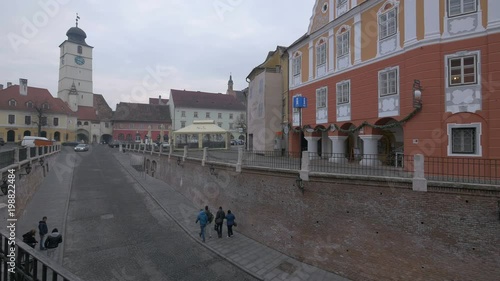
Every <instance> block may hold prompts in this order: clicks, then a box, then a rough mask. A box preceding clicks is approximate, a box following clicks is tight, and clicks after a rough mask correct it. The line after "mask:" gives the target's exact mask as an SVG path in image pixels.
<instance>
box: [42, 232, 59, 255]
mask: <svg viewBox="0 0 500 281" xmlns="http://www.w3.org/2000/svg"><path fill="white" fill-rule="evenodd" d="M59 243H62V235H61V233H59V231H58V230H57V228H54V229H53V230H52V233H51V234H49V235H48V236H47V239H45V245H44V246H45V248H46V249H47V250H48V251H47V256H52V255H53V254H54V252H55V250H56V248H57V246H59Z"/></svg>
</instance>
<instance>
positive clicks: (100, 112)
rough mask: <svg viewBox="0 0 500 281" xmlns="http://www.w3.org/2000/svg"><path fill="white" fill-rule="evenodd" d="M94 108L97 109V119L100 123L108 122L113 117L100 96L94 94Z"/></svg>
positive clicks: (109, 108) (111, 111)
mask: <svg viewBox="0 0 500 281" xmlns="http://www.w3.org/2000/svg"><path fill="white" fill-rule="evenodd" d="M94 108H95V109H97V118H98V119H99V120H101V121H103V120H110V119H111V118H112V117H113V110H112V109H111V107H109V105H108V103H107V102H106V100H105V99H104V97H103V96H102V95H99V94H94Z"/></svg>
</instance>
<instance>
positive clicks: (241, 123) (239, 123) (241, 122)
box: [234, 114, 247, 132]
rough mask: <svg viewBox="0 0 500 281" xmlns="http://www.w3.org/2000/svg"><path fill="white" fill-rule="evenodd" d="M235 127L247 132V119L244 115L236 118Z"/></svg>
mask: <svg viewBox="0 0 500 281" xmlns="http://www.w3.org/2000/svg"><path fill="white" fill-rule="evenodd" d="M234 127H235V128H242V129H243V132H246V131H247V120H246V119H245V116H244V115H243V116H242V115H241V114H240V115H238V116H236V119H235V120H234Z"/></svg>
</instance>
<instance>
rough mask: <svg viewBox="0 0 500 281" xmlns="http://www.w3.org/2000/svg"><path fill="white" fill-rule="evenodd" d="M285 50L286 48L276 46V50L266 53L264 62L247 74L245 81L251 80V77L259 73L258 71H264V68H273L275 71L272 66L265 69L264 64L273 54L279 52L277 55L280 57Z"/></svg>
mask: <svg viewBox="0 0 500 281" xmlns="http://www.w3.org/2000/svg"><path fill="white" fill-rule="evenodd" d="M286 49H287V48H286V47H283V46H277V47H276V50H274V51H269V52H268V53H267V57H266V59H265V60H264V62H262V63H261V64H259V65H258V66H256V67H255V68H254V69H252V71H251V72H250V74H248V76H247V79H252V78H253V76H254V75H255V74H256V73H257V72H260V71H262V70H264V69H266V68H269V69H270V68H273V69H274V70H276V67H275V66H274V65H273V66H272V67H269V66H267V67H266V64H267V62H268V60H269V59H270V58H271V57H272V56H274V54H275V53H276V52H279V53H280V54H281V55H282V54H283V53H285V52H286Z"/></svg>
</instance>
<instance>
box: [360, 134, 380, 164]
mask: <svg viewBox="0 0 500 281" xmlns="http://www.w3.org/2000/svg"><path fill="white" fill-rule="evenodd" d="M359 138H361V139H362V140H363V159H362V160H361V161H360V162H359V164H360V165H363V166H378V165H380V164H381V163H380V160H378V151H377V143H378V140H379V139H381V138H382V136H381V135H361V136H359Z"/></svg>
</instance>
